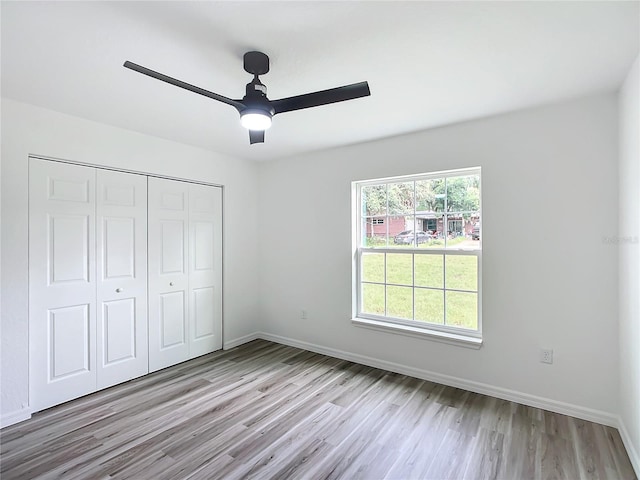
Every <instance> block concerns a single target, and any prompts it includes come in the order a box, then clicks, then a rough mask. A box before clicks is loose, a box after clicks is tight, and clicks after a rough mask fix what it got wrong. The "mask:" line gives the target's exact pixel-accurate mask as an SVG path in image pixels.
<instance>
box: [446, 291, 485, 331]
mask: <svg viewBox="0 0 640 480" xmlns="http://www.w3.org/2000/svg"><path fill="white" fill-rule="evenodd" d="M446 304H447V307H446V308H447V321H446V324H447V325H450V326H453V327H462V328H470V329H472V330H477V329H478V294H477V293H464V292H450V291H447V302H446Z"/></svg>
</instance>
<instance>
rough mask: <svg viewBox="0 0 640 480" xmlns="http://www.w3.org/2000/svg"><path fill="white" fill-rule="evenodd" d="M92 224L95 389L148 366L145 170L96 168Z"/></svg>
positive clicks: (136, 374)
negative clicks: (95, 281) (94, 221)
mask: <svg viewBox="0 0 640 480" xmlns="http://www.w3.org/2000/svg"><path fill="white" fill-rule="evenodd" d="M96 230H97V231H96V236H97V256H98V263H97V277H98V284H97V319H98V342H97V375H98V388H99V389H100V388H106V387H109V386H111V385H115V384H118V383H121V382H125V381H127V380H130V379H132V378H135V377H139V376H141V375H144V374H146V373H147V372H148V371H149V355H148V348H147V345H148V339H147V177H146V176H143V175H134V174H130V173H122V172H113V171H108V170H98V171H97V224H96Z"/></svg>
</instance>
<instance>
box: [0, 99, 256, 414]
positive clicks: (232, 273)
mask: <svg viewBox="0 0 640 480" xmlns="http://www.w3.org/2000/svg"><path fill="white" fill-rule="evenodd" d="M29 154H39V155H45V156H49V157H56V158H61V159H67V160H73V161H80V162H86V163H91V164H95V165H105V166H111V167H116V168H123V169H128V170H135V171H141V172H147V173H155V174H160V175H166V176H172V177H179V178H184V179H192V180H199V181H203V182H210V183H217V184H222V185H224V186H225V190H224V214H225V217H224V228H225V230H224V289H225V290H224V299H223V301H224V340H225V342H227V341H230V340H234V339H236V338H238V337H242V336H244V335H247V334H248V333H251V332H254V331H256V329H257V325H256V323H255V320H256V317H257V316H256V313H257V310H256V308H257V301H256V300H255V294H254V292H255V291H257V289H258V285H257V276H256V274H255V265H256V264H257V261H258V258H257V247H256V238H255V236H254V235H249V234H248V232H255V228H253V226H255V223H256V221H257V216H256V204H257V167H256V165H255V163H253V162H248V161H243V160H238V159H235V158H230V157H226V156H224V155H218V154H215V153H212V152H209V151H206V150H202V149H198V148H193V147H189V146H186V145H181V144H178V143H174V142H170V141H166V140H161V139H158V138H154V137H150V136H147V135H143V134H139V133H136V132H132V131H127V130H122V129H119V128H115V127H111V126H107V125H103V124H99V123H95V122H90V121H87V120H83V119H80V118H77V117H72V116H69V115H63V114H60V113H56V112H53V111H50V110H45V109H41V108H37V107H33V106H30V105H26V104H23V103H18V102H15V101H12V100H6V99H3V100H2V202H1V205H2V242H1V245H2V257H1V259H2V262H1V263H2V303H1V305H2V320H1V322H0V326H1V332H2V340H1V348H2V352H1V356H0V360H1V370H0V373H1V380H0V381H1V383H0V387H1V394H0V401H1V406H0V414H1V417H0V418H1V419H2V423H3V424H6V423H8V422H9V421H12V420H15V419H17V418H20V417H21V415H23V414H24V413H25V412H28V402H29V398H28V371H29V369H28V336H27V332H28V329H27V321H28V312H27V307H28V298H27V295H28V279H27V233H28V231H27V225H28V223H27V220H28V218H27V215H28V211H27V198H28V197H27V187H28V179H27V167H28V162H27V158H28V155H29ZM247 225H249V226H251V227H249V228H247ZM25 409H26V410H25Z"/></svg>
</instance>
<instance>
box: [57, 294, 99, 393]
mask: <svg viewBox="0 0 640 480" xmlns="http://www.w3.org/2000/svg"><path fill="white" fill-rule="evenodd" d="M89 321H90V319H89V305H86V304H85V305H74V306H72V307H63V308H55V309H52V310H49V325H48V327H49V335H48V336H49V348H48V351H49V355H50V358H49V364H50V365H51V372H50V376H49V381H55V380H60V379H63V378H64V377H67V376H69V375H76V374H83V373H85V372H89V366H90V364H91V362H90V358H89V352H90V351H91V338H90V336H89V331H90V326H89Z"/></svg>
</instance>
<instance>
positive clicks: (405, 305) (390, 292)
mask: <svg viewBox="0 0 640 480" xmlns="http://www.w3.org/2000/svg"><path fill="white" fill-rule="evenodd" d="M387 315H388V316H390V317H396V318H408V319H411V318H413V288H411V287H394V286H388V287H387Z"/></svg>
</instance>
